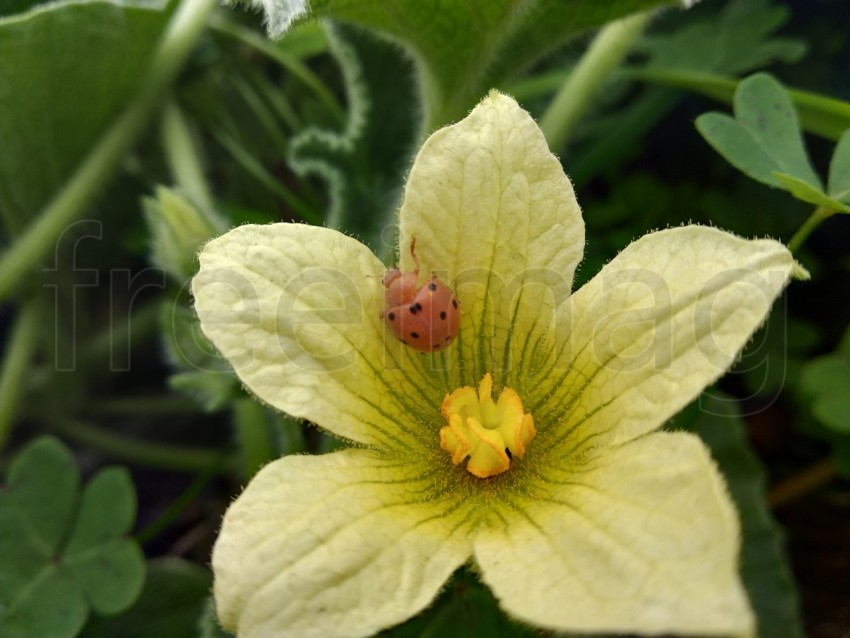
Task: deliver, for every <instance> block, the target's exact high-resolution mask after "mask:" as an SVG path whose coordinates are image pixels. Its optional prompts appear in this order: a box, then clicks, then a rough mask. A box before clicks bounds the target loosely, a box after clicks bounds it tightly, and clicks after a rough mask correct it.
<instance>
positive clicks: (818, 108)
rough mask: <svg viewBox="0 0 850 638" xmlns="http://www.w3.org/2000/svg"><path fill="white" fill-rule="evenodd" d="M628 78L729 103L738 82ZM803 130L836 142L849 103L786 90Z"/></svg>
mask: <svg viewBox="0 0 850 638" xmlns="http://www.w3.org/2000/svg"><path fill="white" fill-rule="evenodd" d="M628 75H629V76H630V77H635V78H639V79H642V80H645V81H647V82H655V83H657V84H663V85H665V86H672V87H677V88H680V89H686V90H688V91H694V92H696V93H701V94H703V95H707V96H708V97H711V98H714V99H716V100H718V101H720V102H724V103H725V104H731V103H732V100H733V97H734V95H735V90H736V88H737V87H738V84H739V83H740V82H742V81H743V80H741V81H739V80H737V79H735V78H728V77H723V76H719V75H714V74H711V73H692V72H681V71H678V70H668V69H656V68H647V69H631V70H629V72H628ZM786 91H787V92H788V95H789V96H790V98H791V101H792V102H793V103H794V107H795V108H796V109H797V115H798V116H799V118H800V123H801V124H802V126H803V128H804V129H805V130H806V131H808V132H809V133H814V134H815V135H819V136H821V137H824V138H826V139H829V140H835V141H838V139H839V138H840V137H841V136H842V135H843V134H844V132H845V131H846V130H847V129H848V128H850V102H845V101H843V100H837V99H835V98H831V97H827V96H824V95H819V94H817V93H812V92H810V91H801V90H800V89H786Z"/></svg>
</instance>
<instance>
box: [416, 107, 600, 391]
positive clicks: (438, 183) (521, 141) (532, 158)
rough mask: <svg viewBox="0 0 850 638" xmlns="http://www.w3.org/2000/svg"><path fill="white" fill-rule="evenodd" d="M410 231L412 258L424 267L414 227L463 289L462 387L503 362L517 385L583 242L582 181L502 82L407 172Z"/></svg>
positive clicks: (457, 362)
mask: <svg viewBox="0 0 850 638" xmlns="http://www.w3.org/2000/svg"><path fill="white" fill-rule="evenodd" d="M400 231H401V232H400V248H399V252H400V255H401V263H402V265H403V267H404V268H405V269H411V268H412V267H413V264H412V260H411V258H410V254H409V243H410V239H411V237H414V238H415V239H416V251H417V254H418V256H419V260H420V262H421V264H422V269H423V271H424V272H426V273H430V272H431V271H434V272H436V273H437V274H438V275H439V276H440V277H441V279H443V280H444V281H445V282H447V283H448V284H449V285H450V286H451V287H453V288H454V289H455V292H456V294H457V295H458V297H459V298H460V301H461V310H462V313H463V314H462V317H461V329H460V338H459V343H458V344H456V345H455V346H452V348H451V349H449V350H448V354H447V355H446V356H447V357H449V358H450V359H451V362H452V365H453V366H456V367H455V368H453V370H454V371H455V372H456V383H457V385H477V384H478V382H479V381H480V380H481V378H482V377H483V376H484V374H485V373H486V372H493V373H495V374H496V375H497V376H498V377H499V378H500V379H502V380H503V381H504V382H505V384H506V385H509V386H516V385H517V380H516V379H515V378H514V377H515V375H518V374H519V371H520V369H521V367H522V366H528V365H532V364H533V362H532V361H529V360H526V361H524V362H521V361H520V358H521V355H522V354H524V353H526V348H525V344H526V343H527V342H528V341H529V340H530V339H532V338H533V337H535V336H540V335H542V334H543V333H544V332H545V331H546V330H547V329H549V328H550V327H551V325H550V324H551V322H552V320H553V311H554V308H555V307H556V306H557V305H558V304H561V303H563V302H564V301H565V300H566V299H567V298H568V296H569V294H570V290H571V287H572V280H573V273H574V271H575V268H576V266H577V264H578V262H579V261H580V260H581V257H582V253H583V250H584V223H583V222H582V219H581V211H580V209H579V205H578V203H577V202H576V198H575V195H574V193H573V189H572V186H571V184H570V181H569V179H567V177H566V175H564V171H563V169H562V168H561V164H560V162H559V161H558V159H557V158H556V157H555V156H554V155H552V153H551V152H550V151H549V148H548V146H547V144H546V140H545V139H544V137H543V134H542V133H541V131H540V129H539V128H538V127H537V124H535V122H534V120H533V119H532V118H531V116H530V115H529V114H528V113H526V112H525V111H524V110H522V109H521V108H520V107H519V105H518V104H517V103H516V102H515V101H514V100H513V99H512V98H510V97H507V96H505V95H501V94H499V93H497V92H491V93H490V95H489V96H488V97H486V98H484V100H482V101H481V103H480V104H479V105H478V106H476V107H475V109H474V110H473V111H472V113H470V115H469V116H468V117H466V118H465V119H464V120H462V121H461V122H459V123H457V124H455V125H453V126H449V127H446V128H444V129H441V130H439V131H437V132H436V133H434V134H433V135H431V137H429V138H428V140H427V141H426V142H425V144H424V146H423V147H422V150H421V151H420V152H419V154H418V155H417V157H416V160H415V162H414V165H413V168H412V170H411V172H410V177H409V178H408V182H407V187H406V189H405V194H404V202H403V205H402V208H401V212H400ZM506 346H508V347H506ZM529 354H530V353H529ZM501 372H504V374H500V373H501Z"/></svg>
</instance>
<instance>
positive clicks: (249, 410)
mask: <svg viewBox="0 0 850 638" xmlns="http://www.w3.org/2000/svg"><path fill="white" fill-rule="evenodd" d="M233 421H234V425H235V426H236V438H237V439H238V440H239V448H240V451H241V465H242V468H241V469H242V477H243V478H244V479H245V481H246V482H247V481H250V480H251V479H252V478H253V477H254V474H256V473H257V472H258V471H259V470H260V468H261V467H263V465H265V464H266V463H268V462H269V461H271V460H272V459H273V458H274V457H275V456H276V455H275V450H274V447H273V446H272V442H271V440H270V437H269V434H270V430H271V428H270V427H269V422H268V420H267V419H266V411H265V409H263V406H261V405H260V404H259V403H257V402H256V401H254V400H253V399H248V398H246V399H239V400H237V401H235V402H234V404H233Z"/></svg>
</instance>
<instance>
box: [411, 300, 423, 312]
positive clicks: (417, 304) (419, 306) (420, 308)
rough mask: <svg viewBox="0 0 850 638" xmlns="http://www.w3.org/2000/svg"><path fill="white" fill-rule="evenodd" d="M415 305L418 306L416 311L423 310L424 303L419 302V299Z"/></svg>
mask: <svg viewBox="0 0 850 638" xmlns="http://www.w3.org/2000/svg"><path fill="white" fill-rule="evenodd" d="M413 305H414V306H416V312H419V311H420V310H422V304H421V303H419V302H418V301H417V302H416V303H415V304H413Z"/></svg>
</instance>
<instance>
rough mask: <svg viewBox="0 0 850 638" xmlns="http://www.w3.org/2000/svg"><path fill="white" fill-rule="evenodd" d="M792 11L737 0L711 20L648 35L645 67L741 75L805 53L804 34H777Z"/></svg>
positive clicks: (758, 1)
mask: <svg viewBox="0 0 850 638" xmlns="http://www.w3.org/2000/svg"><path fill="white" fill-rule="evenodd" d="M790 15H791V11H790V9H789V8H788V7H786V6H775V5H773V4H772V3H771V2H770V0H732V1H731V2H728V3H727V4H726V5H724V6H723V8H722V9H721V10H720V11H719V13H718V14H717V15H716V16H711V18H710V19H708V20H699V21H688V22H687V23H686V24H685V25H684V26H683V27H682V28H680V29H678V30H677V31H675V32H673V33H670V34H665V33H662V34H661V35H653V36H651V37H647V38H644V40H643V43H641V44H639V45H638V47H636V48H638V49H642V50H643V51H645V52H647V53H648V54H649V56H650V59H649V61H648V62H647V65H646V68H650V69H668V70H677V71H689V72H715V73H729V74H735V75H737V74H740V73H746V72H748V71H751V70H753V69H757V68H761V67H764V66H766V65H767V64H770V63H772V62H775V61H782V62H795V61H796V60H798V59H799V58H800V57H802V55H803V54H804V53H805V51H806V44H805V42H804V41H803V40H797V39H791V38H782V37H776V36H774V33H775V32H776V31H777V30H778V29H779V28H780V27H782V26H783V25H784V24H785V23H786V22H787V21H788V19H789V17H790Z"/></svg>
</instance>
